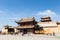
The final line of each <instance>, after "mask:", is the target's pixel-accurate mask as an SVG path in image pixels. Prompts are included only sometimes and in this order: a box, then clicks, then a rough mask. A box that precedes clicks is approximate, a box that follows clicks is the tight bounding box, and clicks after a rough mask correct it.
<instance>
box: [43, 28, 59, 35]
mask: <svg viewBox="0 0 60 40" xmlns="http://www.w3.org/2000/svg"><path fill="white" fill-rule="evenodd" d="M43 29H44V30H45V32H44V33H45V34H52V33H53V32H54V33H58V28H57V27H51V28H43Z"/></svg>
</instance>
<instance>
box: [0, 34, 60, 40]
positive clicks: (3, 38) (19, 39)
mask: <svg viewBox="0 0 60 40" xmlns="http://www.w3.org/2000/svg"><path fill="white" fill-rule="evenodd" d="M0 40H60V38H57V37H56V36H50V35H48V36H47V35H39V34H31V35H29V36H28V35H24V36H21V35H0Z"/></svg>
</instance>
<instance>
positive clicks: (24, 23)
mask: <svg viewBox="0 0 60 40" xmlns="http://www.w3.org/2000/svg"><path fill="white" fill-rule="evenodd" d="M16 23H17V24H18V26H17V29H18V30H20V33H24V34H26V33H28V32H31V33H34V27H36V26H35V25H36V24H37V22H36V21H35V19H34V17H32V18H22V19H21V20H19V21H18V22H16Z"/></svg>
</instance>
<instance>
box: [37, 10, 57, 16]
mask: <svg viewBox="0 0 60 40" xmlns="http://www.w3.org/2000/svg"><path fill="white" fill-rule="evenodd" d="M37 15H40V16H50V17H58V15H57V14H56V13H55V12H53V11H51V10H45V11H42V12H38V14H37Z"/></svg>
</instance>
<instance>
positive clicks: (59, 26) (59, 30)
mask: <svg viewBox="0 0 60 40" xmlns="http://www.w3.org/2000/svg"><path fill="white" fill-rule="evenodd" d="M58 33H60V24H59V25H58Z"/></svg>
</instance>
